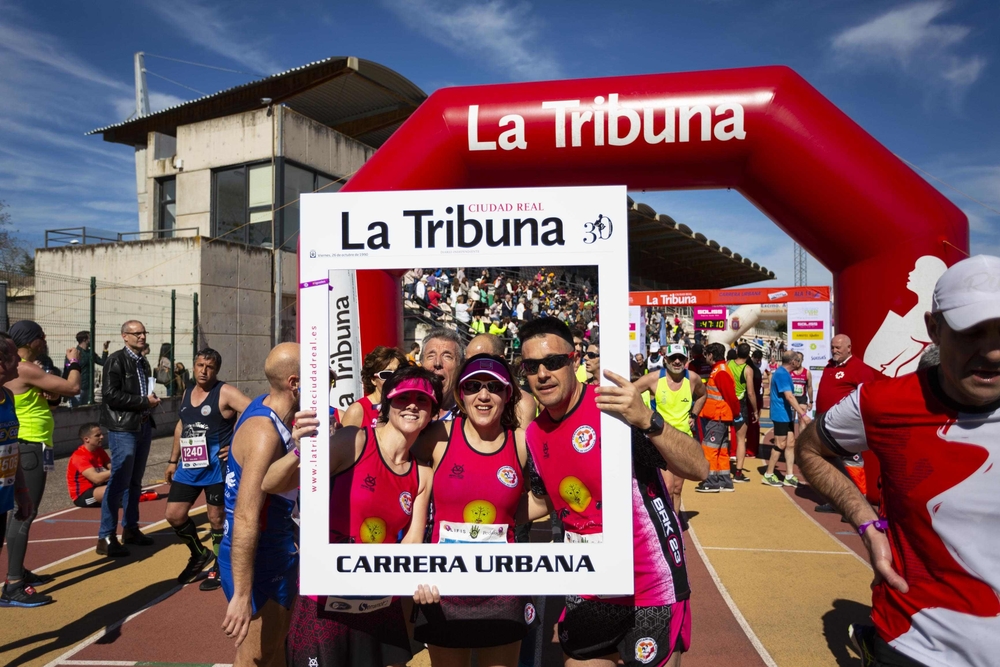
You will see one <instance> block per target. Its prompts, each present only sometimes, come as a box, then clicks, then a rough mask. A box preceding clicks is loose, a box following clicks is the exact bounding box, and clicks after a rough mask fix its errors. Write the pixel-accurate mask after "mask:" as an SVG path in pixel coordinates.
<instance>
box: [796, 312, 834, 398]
mask: <svg viewBox="0 0 1000 667" xmlns="http://www.w3.org/2000/svg"><path fill="white" fill-rule="evenodd" d="M788 337H789V347H790V348H791V350H792V351H794V352H801V353H802V356H803V359H802V366H803V368H807V369H809V372H810V373H812V387H813V404H814V405H815V402H816V392H817V391H819V383H820V381H821V380H822V377H823V369H824V368H825V367H826V363H827V362H828V361H829V360H830V338H831V337H832V335H831V327H830V303H829V302H828V301H827V302H822V303H808V302H793V303H789V304H788Z"/></svg>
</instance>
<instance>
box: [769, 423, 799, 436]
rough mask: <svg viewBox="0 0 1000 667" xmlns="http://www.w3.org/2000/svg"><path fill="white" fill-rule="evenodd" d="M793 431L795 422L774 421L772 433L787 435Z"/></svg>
mask: <svg viewBox="0 0 1000 667" xmlns="http://www.w3.org/2000/svg"><path fill="white" fill-rule="evenodd" d="M794 432H795V422H774V435H775V437H777V436H780V435H788V434H789V433H794Z"/></svg>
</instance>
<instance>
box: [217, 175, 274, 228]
mask: <svg viewBox="0 0 1000 667" xmlns="http://www.w3.org/2000/svg"><path fill="white" fill-rule="evenodd" d="M272 173H273V171H272V169H271V164H270V163H265V164H255V165H240V166H239V167H233V168H230V169H220V170H218V171H216V172H215V174H214V178H215V185H214V206H213V209H212V236H215V237H216V238H220V239H223V240H226V241H236V242H237V243H247V244H250V245H256V246H260V245H265V244H270V243H271V211H272V209H273V203H274V197H273V192H274V186H273V180H274V179H273V177H272Z"/></svg>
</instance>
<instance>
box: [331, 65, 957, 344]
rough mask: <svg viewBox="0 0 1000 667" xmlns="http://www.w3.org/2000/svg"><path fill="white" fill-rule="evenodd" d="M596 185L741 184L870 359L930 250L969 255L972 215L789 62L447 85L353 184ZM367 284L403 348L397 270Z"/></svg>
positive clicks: (364, 314) (368, 301)
mask: <svg viewBox="0 0 1000 667" xmlns="http://www.w3.org/2000/svg"><path fill="white" fill-rule="evenodd" d="M597 184H624V185H627V186H628V187H629V188H630V189H651V190H676V189H691V188H735V189H736V190H738V191H739V192H741V193H742V194H743V195H744V196H745V197H746V198H747V199H749V200H750V201H751V202H753V203H754V205H756V206H757V207H758V208H759V209H760V210H761V211H762V212H764V214H765V215H767V216H768V217H769V218H771V219H772V220H773V221H774V222H775V223H777V225H778V226H779V227H781V228H782V229H783V230H784V231H785V232H787V233H788V235H789V236H791V237H792V238H793V239H795V240H796V241H797V242H798V243H799V244H800V245H802V246H803V247H804V248H806V249H807V250H808V251H809V252H810V253H811V254H812V255H813V256H814V257H816V258H817V259H819V260H820V261H821V262H822V263H823V264H824V265H825V266H826V267H827V268H829V269H830V270H831V271H832V272H833V276H834V299H835V315H834V317H835V322H836V325H837V329H838V331H842V332H845V333H847V334H849V335H850V336H851V338H852V339H853V341H854V353H855V354H857V355H859V356H863V354H864V350H865V347H866V345H867V344H868V341H869V340H871V338H872V336H873V335H874V334H875V332H876V330H877V329H878V328H879V326H880V324H881V323H882V321H883V319H884V318H885V316H886V314H887V313H888V312H889V311H890V310H893V311H895V312H897V313H905V312H907V311H908V310H909V309H910V307H911V306H913V305H915V303H916V298H915V296H914V295H913V294H912V293H910V292H908V291H907V289H906V277H907V274H908V273H909V272H910V271H911V270H912V269H913V267H914V263H915V261H916V260H917V258H919V257H922V256H925V255H931V256H936V257H939V258H941V259H942V260H944V262H945V263H946V264H949V265H950V264H953V263H954V262H956V261H958V260H959V259H961V258H962V257H963V256H964V254H963V253H965V252H967V251H968V243H969V241H968V236H969V233H968V222H967V220H966V218H965V216H964V214H963V213H962V212H961V211H960V210H959V209H958V208H957V207H955V206H954V205H953V204H952V203H951V202H949V201H948V200H947V199H946V198H945V197H944V196H942V195H941V194H940V193H939V192H938V191H937V190H936V189H934V188H933V187H931V186H930V185H929V184H928V183H927V182H926V181H924V180H923V179H922V178H920V177H919V176H918V175H917V174H915V173H914V172H913V171H912V170H910V169H909V168H908V167H907V166H905V165H904V164H903V163H902V162H901V161H900V160H899V159H898V158H896V157H895V156H894V155H893V154H892V153H890V152H889V151H888V150H887V149H886V148H885V147H884V146H882V145H881V144H880V143H878V142H877V141H876V140H875V139H874V138H872V137H871V135H869V134H868V133H867V132H865V131H864V130H863V129H861V127H859V126H858V125H857V124H856V123H855V122H854V121H852V120H851V119H850V118H848V117H847V116H846V115H845V114H844V113H843V112H841V111H840V110H839V109H838V108H837V107H835V106H834V105H833V104H832V103H831V102H830V101H829V100H827V99H826V98H825V97H823V96H822V95H821V94H820V93H819V92H818V91H817V90H816V89H815V88H813V87H812V86H810V85H809V84H808V83H807V82H806V81H805V80H804V79H803V78H802V77H800V76H799V75H798V74H796V73H795V72H794V71H792V70H791V69H789V68H786V67H757V68H748V69H734V70H720V71H711V72H686V73H679V74H650V75H641V76H627V77H613V78H604V79H579V80H570V81H545V82H537V83H515V84H504V85H491V86H471V87H466V88H448V89H443V90H439V91H438V92H436V93H434V94H433V95H431V96H430V98H428V99H427V101H425V102H424V103H423V104H422V105H421V106H420V108H419V109H417V111H416V112H415V113H414V114H413V116H411V117H410V119H409V120H407V121H406V123H405V124H404V125H403V126H402V127H401V128H400V129H399V130H398V131H397V132H396V133H395V134H394V135H393V136H392V137H391V138H390V139H389V141H387V142H386V143H385V144H384V145H383V146H382V147H381V148H380V149H379V150H378V151H377V152H376V153H375V155H374V156H373V157H372V159H371V160H369V161H368V162H367V163H366V164H365V165H364V166H363V167H362V168H361V169H360V170H359V171H358V172H357V173H356V174H355V175H354V177H353V178H351V179H350V181H348V183H347V184H346V185H345V187H344V190H345V191H373V190H417V189H439V188H473V187H523V186H555V185H597ZM733 242H738V240H734V241H733ZM358 291H359V301H360V304H361V313H360V317H361V332H362V337H363V340H364V344H365V347H366V348H369V349H370V348H371V347H372V346H374V345H399V344H400V343H401V342H402V305H401V303H400V290H399V287H398V283H397V280H396V278H395V277H393V276H390V275H389V274H387V273H384V272H380V271H367V272H363V275H360V276H359V278H358Z"/></svg>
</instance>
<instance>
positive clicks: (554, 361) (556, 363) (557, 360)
mask: <svg viewBox="0 0 1000 667" xmlns="http://www.w3.org/2000/svg"><path fill="white" fill-rule="evenodd" d="M574 354H575V353H571V354H550V355H549V356H547V357H543V358H541V359H522V360H521V368H523V369H524V372H525V373H527V374H528V375H534V374H535V373H537V372H538V369H539V367H541V366H545V369H546V370H549V371H557V370H559V369H560V368H565V367H566V366H568V365H569V362H570V361H571V360H572V359H573V355H574Z"/></svg>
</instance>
